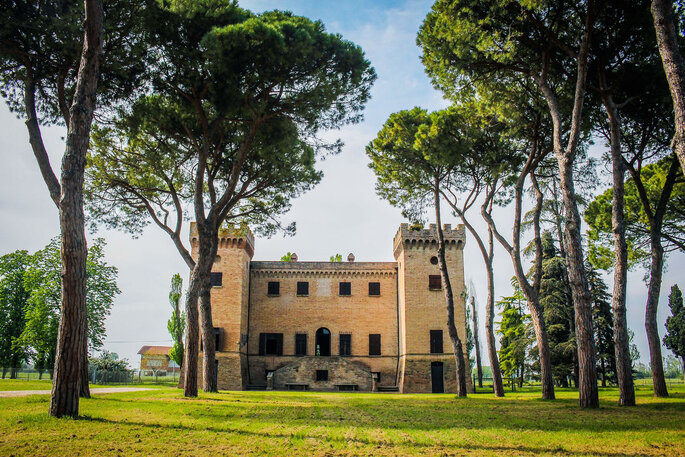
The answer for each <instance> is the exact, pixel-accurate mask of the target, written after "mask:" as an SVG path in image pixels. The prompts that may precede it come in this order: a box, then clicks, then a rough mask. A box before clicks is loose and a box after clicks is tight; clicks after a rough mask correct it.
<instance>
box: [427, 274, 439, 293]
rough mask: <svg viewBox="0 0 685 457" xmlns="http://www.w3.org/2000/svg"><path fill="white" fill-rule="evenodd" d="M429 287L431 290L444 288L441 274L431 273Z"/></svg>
mask: <svg viewBox="0 0 685 457" xmlns="http://www.w3.org/2000/svg"><path fill="white" fill-rule="evenodd" d="M428 288H429V289H430V290H440V289H442V280H441V278H440V275H429V276H428Z"/></svg>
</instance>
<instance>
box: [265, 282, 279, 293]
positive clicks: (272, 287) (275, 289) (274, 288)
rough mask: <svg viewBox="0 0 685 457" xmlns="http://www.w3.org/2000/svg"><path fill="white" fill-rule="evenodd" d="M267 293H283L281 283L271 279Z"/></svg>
mask: <svg viewBox="0 0 685 457" xmlns="http://www.w3.org/2000/svg"><path fill="white" fill-rule="evenodd" d="M266 293H267V295H280V293H281V283H280V282H278V281H269V285H268V288H267V292H266Z"/></svg>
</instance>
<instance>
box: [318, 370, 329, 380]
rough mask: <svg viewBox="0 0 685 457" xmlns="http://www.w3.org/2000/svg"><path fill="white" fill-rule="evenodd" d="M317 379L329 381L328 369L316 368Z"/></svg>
mask: <svg viewBox="0 0 685 457" xmlns="http://www.w3.org/2000/svg"><path fill="white" fill-rule="evenodd" d="M316 380H317V381H328V370H316Z"/></svg>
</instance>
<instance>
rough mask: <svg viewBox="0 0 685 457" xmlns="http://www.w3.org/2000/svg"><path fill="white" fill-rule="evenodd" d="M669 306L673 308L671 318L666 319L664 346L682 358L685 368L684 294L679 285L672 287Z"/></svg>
mask: <svg viewBox="0 0 685 457" xmlns="http://www.w3.org/2000/svg"><path fill="white" fill-rule="evenodd" d="M668 306H669V308H671V316H669V317H668V319H666V336H664V345H666V347H667V348H669V349H670V350H671V351H673V353H674V354H675V355H677V356H678V357H680V358H681V359H682V360H683V366H685V307H683V293H682V292H681V291H680V288H679V287H678V285H677V284H676V285H674V286H673V287H671V294H670V295H669V296H668ZM684 371H685V370H684Z"/></svg>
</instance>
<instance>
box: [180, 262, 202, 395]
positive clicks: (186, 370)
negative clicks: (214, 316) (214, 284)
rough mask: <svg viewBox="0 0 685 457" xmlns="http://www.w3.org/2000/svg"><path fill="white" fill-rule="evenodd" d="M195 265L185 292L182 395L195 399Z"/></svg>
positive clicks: (198, 345)
mask: <svg viewBox="0 0 685 457" xmlns="http://www.w3.org/2000/svg"><path fill="white" fill-rule="evenodd" d="M196 270H197V264H196V265H195V267H194V268H193V269H192V271H191V273H190V281H189V282H188V291H187V292H186V303H185V308H186V340H185V352H184V353H183V395H184V396H186V397H197V362H198V360H197V356H198V353H199V349H200V331H199V325H198V310H197V301H198V295H199V281H198V280H197V271H196Z"/></svg>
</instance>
